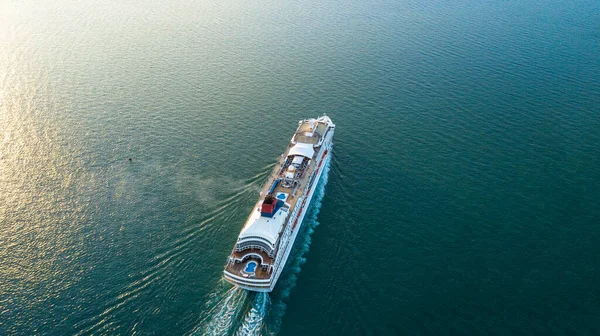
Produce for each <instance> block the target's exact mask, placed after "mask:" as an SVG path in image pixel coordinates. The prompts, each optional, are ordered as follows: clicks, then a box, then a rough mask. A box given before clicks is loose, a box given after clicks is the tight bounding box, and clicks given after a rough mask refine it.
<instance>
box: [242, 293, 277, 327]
mask: <svg viewBox="0 0 600 336" xmlns="http://www.w3.org/2000/svg"><path fill="white" fill-rule="evenodd" d="M270 303H271V299H270V298H269V294H268V293H256V296H255V297H254V300H252V308H251V309H250V311H249V312H248V313H247V314H246V317H245V318H244V322H242V324H241V325H240V327H239V329H238V331H237V333H236V335H237V336H258V335H260V333H261V331H262V329H263V322H264V320H265V316H267V312H268V311H269V306H270Z"/></svg>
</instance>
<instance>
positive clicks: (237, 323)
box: [190, 161, 330, 336]
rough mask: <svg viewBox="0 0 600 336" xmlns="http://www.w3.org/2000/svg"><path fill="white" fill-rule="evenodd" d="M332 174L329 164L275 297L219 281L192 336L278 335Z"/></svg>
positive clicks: (274, 292) (274, 293)
mask: <svg viewBox="0 0 600 336" xmlns="http://www.w3.org/2000/svg"><path fill="white" fill-rule="evenodd" d="M329 170H330V161H328V162H327V163H326V165H325V171H324V172H323V176H322V178H321V181H320V182H319V186H318V187H317V190H316V191H315V195H314V196H313V202H312V204H311V206H310V209H309V212H308V214H307V216H306V218H305V219H304V225H303V226H302V228H301V229H300V230H301V232H299V233H298V236H297V238H296V242H295V243H294V248H293V250H292V252H291V254H290V256H289V259H288V262H287V265H286V266H285V268H284V270H283V273H282V275H281V277H280V278H279V280H278V283H277V286H276V287H275V290H274V291H273V292H272V293H254V292H250V291H246V290H243V289H240V288H238V287H234V286H231V285H230V284H228V283H227V282H226V281H224V280H222V279H221V281H219V283H218V284H217V286H216V287H215V289H214V290H213V292H212V293H211V294H210V295H209V299H208V301H207V303H206V305H205V307H206V308H205V310H204V312H203V313H202V314H201V316H200V323H199V325H198V326H197V327H196V328H195V329H194V330H193V331H192V332H191V333H190V335H244V336H247V335H275V334H277V333H278V331H279V327H280V325H281V322H282V320H283V316H284V314H285V308H286V305H285V302H284V301H285V300H286V299H287V298H288V297H289V295H290V293H291V290H292V288H294V286H295V285H296V282H297V278H298V274H299V273H300V271H301V266H302V264H304V262H305V261H306V259H305V258H304V254H306V252H308V249H309V247H310V243H311V239H310V235H311V234H312V233H313V231H314V229H315V227H316V226H317V225H318V224H319V223H318V222H317V215H318V214H319V210H320V208H321V201H322V200H323V196H324V195H325V185H326V184H327V180H328V175H329Z"/></svg>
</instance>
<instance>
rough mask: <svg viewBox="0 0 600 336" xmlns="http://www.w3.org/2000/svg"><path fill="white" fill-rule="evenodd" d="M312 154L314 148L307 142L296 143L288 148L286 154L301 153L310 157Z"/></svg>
mask: <svg viewBox="0 0 600 336" xmlns="http://www.w3.org/2000/svg"><path fill="white" fill-rule="evenodd" d="M314 154H315V150H314V148H313V145H311V144H307V143H297V144H295V145H294V147H292V148H291V149H290V152H289V153H288V156H292V155H302V156H306V157H307V158H309V159H310V158H312V157H313V155H314Z"/></svg>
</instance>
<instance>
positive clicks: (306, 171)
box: [224, 116, 335, 292]
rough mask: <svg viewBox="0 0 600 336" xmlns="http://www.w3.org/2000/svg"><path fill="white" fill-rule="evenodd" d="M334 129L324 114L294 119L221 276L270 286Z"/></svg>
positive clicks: (253, 286)
mask: <svg viewBox="0 0 600 336" xmlns="http://www.w3.org/2000/svg"><path fill="white" fill-rule="evenodd" d="M334 129H335V125H334V124H333V122H332V121H331V119H329V117H327V116H323V117H320V118H318V119H307V120H301V121H300V122H299V125H298V129H297V130H296V133H294V136H292V140H291V141H290V144H289V146H288V148H287V149H286V151H285V153H284V154H283V155H282V156H281V157H280V158H279V160H278V161H277V164H276V165H275V168H273V173H272V174H271V175H270V176H269V178H268V179H267V183H265V185H264V187H263V189H262V191H261V193H260V198H259V200H258V202H257V203H256V205H255V206H254V208H253V210H252V212H251V213H250V216H249V217H248V220H247V221H246V223H245V224H244V227H243V228H242V232H241V233H240V235H239V237H238V240H237V243H236V244H235V247H234V248H233V251H232V252H231V255H230V256H229V258H228V260H227V266H225V271H224V277H225V280H227V281H229V282H231V283H232V284H234V285H236V286H239V287H241V288H244V289H248V290H252V291H256V292H270V291H272V290H273V288H274V287H275V284H276V283H277V279H278V278H279V276H280V275H281V271H282V270H283V267H284V266H285V263H286V261H287V258H288V256H289V254H290V251H291V250H292V246H293V245H294V241H295V239H296V235H297V234H298V231H299V230H300V227H301V225H302V221H303V219H304V216H305V215H306V212H307V210H308V207H309V205H310V201H311V199H312V197H313V194H314V192H315V187H316V186H317V184H318V183H319V180H320V178H321V175H322V173H323V170H324V168H325V166H324V165H325V162H326V161H327V160H328V159H329V156H330V155H331V146H332V144H333V143H332V139H333V132H334Z"/></svg>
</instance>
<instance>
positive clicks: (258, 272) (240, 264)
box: [225, 249, 274, 279]
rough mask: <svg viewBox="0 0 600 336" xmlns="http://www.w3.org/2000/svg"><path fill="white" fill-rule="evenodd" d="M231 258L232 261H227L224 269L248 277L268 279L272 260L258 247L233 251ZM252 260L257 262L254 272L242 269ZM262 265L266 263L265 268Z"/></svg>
mask: <svg viewBox="0 0 600 336" xmlns="http://www.w3.org/2000/svg"><path fill="white" fill-rule="evenodd" d="M257 255H260V257H261V258H262V262H261V260H260V259H261V258H258V257H257ZM231 258H233V259H234V261H232V262H229V263H228V264H227V267H226V268H225V270H226V271H227V272H229V273H231V274H233V275H237V276H241V277H244V278H249V279H268V278H269V277H270V275H271V274H270V273H269V268H270V266H271V265H272V264H273V262H274V260H273V259H271V258H269V256H268V255H267V254H266V253H265V252H263V251H261V250H259V249H249V250H244V251H242V252H233V253H232V254H231ZM252 261H253V262H257V264H258V266H257V267H256V268H255V269H254V272H245V271H244V270H245V269H246V266H247V264H248V263H249V262H252ZM262 265H267V266H266V269H265V268H263V267H262Z"/></svg>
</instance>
